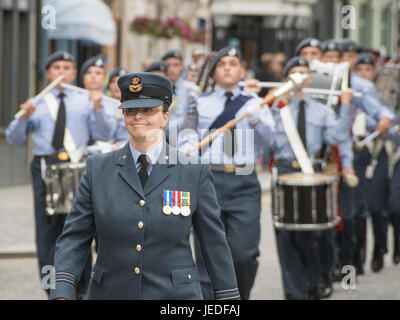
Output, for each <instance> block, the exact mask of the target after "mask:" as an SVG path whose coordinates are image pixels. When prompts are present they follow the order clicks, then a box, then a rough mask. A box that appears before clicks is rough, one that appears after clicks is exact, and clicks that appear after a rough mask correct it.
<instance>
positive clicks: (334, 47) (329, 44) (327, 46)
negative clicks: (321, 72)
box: [321, 39, 342, 52]
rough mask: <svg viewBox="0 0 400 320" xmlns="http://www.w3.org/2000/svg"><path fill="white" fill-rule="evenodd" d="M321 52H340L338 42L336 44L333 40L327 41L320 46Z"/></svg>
mask: <svg viewBox="0 0 400 320" xmlns="http://www.w3.org/2000/svg"><path fill="white" fill-rule="evenodd" d="M321 50H322V52H327V51H339V52H342V50H341V47H340V45H339V42H337V41H336V40H334V39H329V40H326V41H324V42H322V44H321Z"/></svg>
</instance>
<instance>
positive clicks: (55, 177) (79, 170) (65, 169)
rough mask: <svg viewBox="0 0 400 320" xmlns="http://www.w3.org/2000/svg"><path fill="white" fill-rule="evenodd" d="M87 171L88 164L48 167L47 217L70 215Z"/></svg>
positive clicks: (46, 179)
mask: <svg viewBox="0 0 400 320" xmlns="http://www.w3.org/2000/svg"><path fill="white" fill-rule="evenodd" d="M85 170H86V162H78V163H66V162H63V163H57V164H52V165H49V166H47V168H46V177H45V180H44V182H45V187H46V214H47V215H49V216H52V215H54V214H68V213H69V211H70V210H71V207H72V202H73V200H74V197H75V193H76V191H77V190H78V187H79V184H80V180H81V176H82V175H83V173H84V171H85Z"/></svg>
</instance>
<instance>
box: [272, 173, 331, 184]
mask: <svg viewBox="0 0 400 320" xmlns="http://www.w3.org/2000/svg"><path fill="white" fill-rule="evenodd" d="M337 179H338V178H337V177H336V176H328V175H326V174H323V173H312V174H306V173H302V172H295V173H288V174H283V175H281V176H279V177H278V184H281V185H288V186H317V185H325V184H331V183H333V182H334V181H336V180H337Z"/></svg>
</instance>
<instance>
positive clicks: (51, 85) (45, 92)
mask: <svg viewBox="0 0 400 320" xmlns="http://www.w3.org/2000/svg"><path fill="white" fill-rule="evenodd" d="M62 79H64V76H63V75H61V76H59V77H58V78H57V79H55V80H54V81H52V82H51V83H50V84H49V85H48V86H47V87H46V88H44V89H43V90H42V91H41V92H40V93H39V94H37V95H36V96H35V97H33V98H31V99H30V100H31V101H32V103H33V104H35V103H37V102H38V101H39V100H40V99H41V98H42V97H43V96H45V95H46V94H48V93H49V92H50V90H51V89H53V88H54V87H56V86H57V85H58V84H59V83H60V82H61V80H62ZM24 113H25V110H19V111H18V112H17V113H16V114H15V116H14V118H15V119H19V118H21V117H22V116H23V115H24Z"/></svg>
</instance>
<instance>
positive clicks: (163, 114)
mask: <svg viewBox="0 0 400 320" xmlns="http://www.w3.org/2000/svg"><path fill="white" fill-rule="evenodd" d="M118 86H119V87H120V89H121V102H122V104H121V106H120V108H122V109H123V111H124V118H125V124H126V127H127V130H128V132H129V135H130V141H129V143H127V144H126V145H125V147H123V148H122V149H120V150H117V151H114V152H110V153H106V154H103V155H98V156H93V157H91V158H89V159H88V162H87V170H86V173H85V174H84V175H83V177H82V180H81V185H80V187H79V190H78V192H77V194H76V198H75V201H74V204H73V206H72V209H71V212H70V213H69V215H68V218H67V220H66V223H65V227H64V230H63V233H62V235H61V236H60V238H59V239H58V241H57V245H56V254H55V269H56V286H55V289H54V290H51V295H50V298H52V299H57V298H66V299H74V298H75V293H76V283H77V281H78V279H79V277H80V274H81V272H82V269H83V266H84V261H85V258H86V256H87V255H88V253H89V250H90V245H91V242H92V239H93V235H94V234H95V233H96V235H97V239H98V244H99V248H98V252H99V254H98V257H97V260H96V264H95V266H94V267H93V271H92V275H91V282H90V285H89V289H88V298H89V299H163V300H165V299H201V288H200V283H199V281H198V271H197V267H196V265H195V262H194V260H193V257H192V251H191V247H190V243H189V235H190V230H191V228H192V227H193V228H194V230H195V232H196V234H197V235H198V238H199V242H200V245H201V250H202V255H203V257H204V260H205V264H206V267H207V270H208V272H209V273H210V277H211V279H212V284H213V288H214V293H215V297H216V299H238V298H240V296H239V292H238V289H237V284H236V276H235V271H234V267H233V262H232V257H231V252H230V250H229V247H228V244H227V241H226V236H225V232H224V228H223V224H222V222H221V220H220V208H219V206H218V202H217V197H216V193H215V188H214V185H213V178H212V175H211V172H210V168H209V167H208V166H206V165H197V164H187V165H183V164H180V163H177V159H179V158H180V157H181V156H182V155H180V154H178V152H177V150H176V149H174V148H172V147H170V146H169V145H168V144H166V142H165V139H164V135H163V128H164V127H165V126H166V125H167V122H168V119H169V113H168V107H169V105H170V103H171V100H172V85H171V82H170V81H169V80H168V79H167V78H165V77H162V76H159V75H156V74H151V73H136V74H127V75H124V76H122V77H121V78H120V79H119V80H118ZM192 160H193V161H196V160H198V159H194V158H193V159H192ZM193 161H191V162H190V163H193ZM196 163H198V161H197V162H196Z"/></svg>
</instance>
